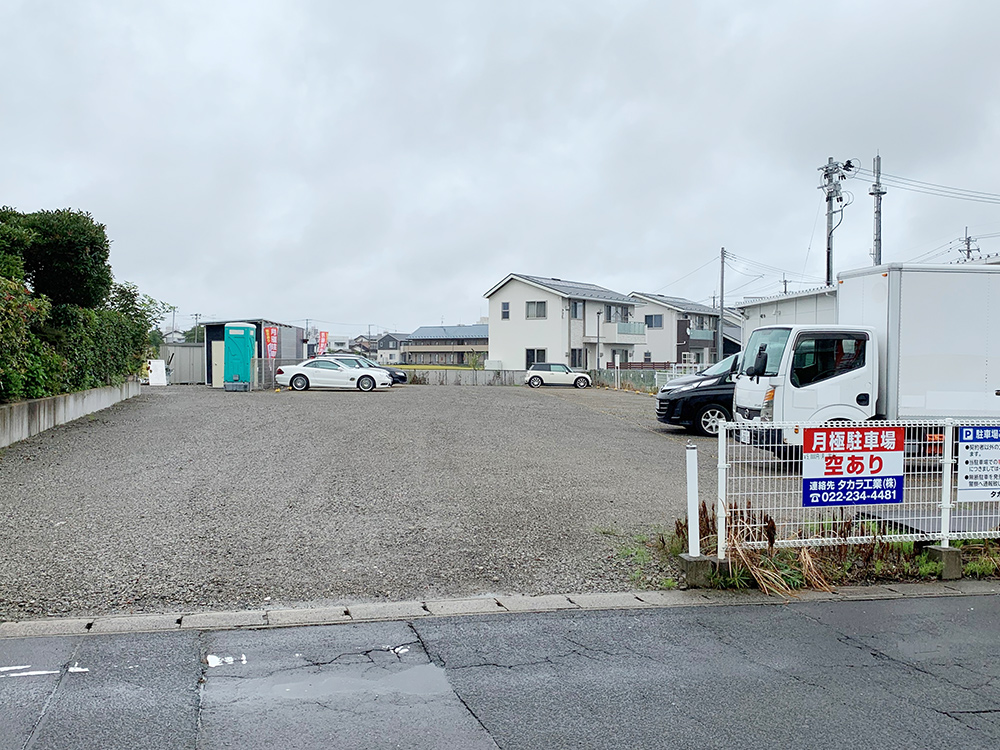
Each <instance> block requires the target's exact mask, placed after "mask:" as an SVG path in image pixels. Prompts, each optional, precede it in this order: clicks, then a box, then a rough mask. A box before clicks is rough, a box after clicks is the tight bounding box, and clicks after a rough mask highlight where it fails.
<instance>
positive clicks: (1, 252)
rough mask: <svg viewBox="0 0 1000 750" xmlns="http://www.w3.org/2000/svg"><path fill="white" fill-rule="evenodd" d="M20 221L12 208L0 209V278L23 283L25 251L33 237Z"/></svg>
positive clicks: (19, 216) (18, 215) (32, 233)
mask: <svg viewBox="0 0 1000 750" xmlns="http://www.w3.org/2000/svg"><path fill="white" fill-rule="evenodd" d="M20 219H21V214H19V213H18V212H17V211H15V210H14V209H13V208H10V207H9V206H4V207H3V208H0V276H2V277H3V278H5V279H13V280H14V281H20V282H23V281H24V255H25V251H26V250H27V248H28V246H29V245H30V244H31V242H32V240H34V237H35V235H34V232H32V231H31V230H29V229H25V228H24V227H22V226H21V224H20Z"/></svg>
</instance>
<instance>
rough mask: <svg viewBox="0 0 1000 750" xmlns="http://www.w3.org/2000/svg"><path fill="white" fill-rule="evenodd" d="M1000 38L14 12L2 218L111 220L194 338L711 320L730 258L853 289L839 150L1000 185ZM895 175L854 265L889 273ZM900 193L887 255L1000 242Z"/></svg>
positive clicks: (341, 7) (503, 7) (683, 21)
mask: <svg viewBox="0 0 1000 750" xmlns="http://www.w3.org/2000/svg"><path fill="white" fill-rule="evenodd" d="M998 28H1000V3H996V2H992V1H990V0H982V2H955V1H949V2H940V1H939V2H915V1H914V0H906V1H905V2H903V1H900V2H872V1H871V0H868V1H866V2H850V1H840V2H837V3H832V4H831V3H816V2H801V0H790V1H787V2H785V1H774V2H762V1H761V2H746V1H745V0H740V1H737V2H691V1H690V0H686V1H685V2H668V1H666V0H663V1H661V2H631V1H629V0H613V1H612V0H608V1H607V2H585V1H583V0H576V1H574V2H554V1H547V2H546V1H542V0H532V1H530V2H527V1H526V2H518V1H512V0H503V1H501V0H494V1H492V2H474V1H473V0H461V1H458V2H429V1H419V0H407V1H405V2H377V1H375V0H373V1H372V2H363V3H362V2H357V0H352V1H350V2H335V1H334V0H312V1H307V0H273V1H271V0H234V1H232V2H213V1H212V0H198V1H197V2H181V1H179V0H171V1H170V2H154V1H152V0H144V1H143V2H134V0H0V65H2V70H3V74H2V76H0V108H2V110H0V203H3V204H7V205H11V206H14V207H16V208H18V209H19V210H21V211H34V210H38V209H43V208H46V209H54V208H66V207H69V208H74V209H83V210H85V211H89V212H90V213H92V214H93V216H94V217H95V218H96V219H97V220H98V221H100V222H102V223H104V224H106V225H107V231H108V235H109V237H110V238H111V239H112V241H113V244H112V253H111V262H112V266H113V268H114V273H115V277H116V278H117V279H118V280H120V281H131V282H134V283H136V284H138V286H139V287H140V289H141V290H142V291H143V292H145V293H147V294H149V295H151V296H153V297H155V298H157V299H159V300H162V301H164V302H167V303H169V304H172V305H175V306H176V307H177V327H178V328H186V327H188V326H190V325H191V323H192V320H191V317H190V316H191V315H192V314H193V313H201V314H202V315H203V316H204V319H210V320H217V319H232V318H248V317H253V318H267V319H272V320H277V321H280V322H283V323H290V324H299V325H301V324H302V323H303V322H304V320H305V319H307V318H308V319H311V320H312V321H319V322H318V323H317V325H318V326H319V327H320V328H321V329H323V330H329V331H330V332H332V333H336V334H357V333H364V332H367V330H368V328H369V326H371V330H372V331H373V332H374V331H381V330H386V329H388V330H394V331H401V332H409V331H411V330H413V329H414V328H416V327H418V326H421V325H440V324H441V323H442V322H443V323H445V324H458V323H475V322H477V321H478V320H479V318H480V317H482V316H485V315H486V313H487V309H488V306H487V301H486V300H485V299H484V298H483V296H482V295H483V293H484V292H486V291H487V290H488V289H489V288H490V287H492V286H493V285H494V284H496V283H497V282H499V281H500V280H502V279H503V278H504V277H505V276H506V275H507V274H508V273H512V272H513V273H525V274H533V275H539V276H554V277H559V278H563V279H571V280H575V281H583V282H589V283H594V284H599V285H602V286H606V287H608V288H610V289H613V290H615V291H618V292H623V293H628V292H631V291H644V292H659V293H662V294H670V295H676V296H684V297H688V298H690V299H693V300H696V301H701V302H706V303H709V304H711V302H712V299H713V295H714V294H715V293H716V292H717V290H718V286H719V268H718V262H717V259H718V255H719V249H720V248H721V247H723V246H724V247H725V248H726V249H727V251H730V252H732V253H735V254H736V255H737V256H738V257H739V258H740V259H745V260H746V261H749V263H748V262H744V261H743V260H735V261H734V262H733V264H732V266H731V267H730V268H728V269H727V271H726V291H727V303H730V302H734V301H736V300H738V299H740V298H742V297H743V295H744V294H772V293H777V292H779V291H781V289H782V285H781V275H782V274H781V271H785V272H786V274H787V278H788V279H789V281H790V283H789V285H788V288H789V290H790V291H791V290H801V289H805V288H809V287H812V286H817V285H821V284H822V283H823V280H824V276H825V268H826V266H825V263H826V260H825V236H824V234H825V226H826V223H825V216H824V214H823V210H824V204H823V194H822V192H821V191H820V190H819V189H818V186H819V183H820V172H819V171H818V168H819V167H820V166H822V165H823V164H825V163H826V161H827V158H828V157H833V158H834V159H835V160H836V161H839V162H845V161H847V160H848V159H851V160H854V161H855V162H858V163H860V164H861V166H863V167H864V168H865V169H868V170H871V168H872V159H873V157H874V156H875V154H876V153H877V152H878V153H880V154H881V156H882V169H883V171H884V172H885V173H888V174H890V175H893V176H896V177H902V178H905V179H908V180H916V181H921V182H925V183H932V184H935V185H944V186H949V187H954V188H960V189H963V190H969V191H979V192H983V193H990V194H993V193H1000V177H998V170H997V161H998V159H997V157H998V143H1000V89H998V84H997V80H998V79H997V75H998V73H997V71H998V70H1000V45H997V44H996V33H997V29H998ZM871 182H872V180H871V178H870V176H869V177H864V176H862V177H861V178H859V179H848V180H846V181H845V182H843V183H842V185H843V188H844V190H846V191H850V192H852V193H853V195H854V203H853V204H852V205H850V206H848V207H847V208H846V209H845V211H844V214H843V222H842V224H841V225H840V226H839V228H838V229H837V230H836V232H835V234H834V244H835V250H834V255H835V260H834V263H835V268H836V270H837V271H841V270H847V269H850V268H856V267H859V266H862V265H866V264H869V263H870V262H871V261H870V257H869V253H870V251H871V248H872V226H873V203H872V198H871V197H870V196H869V194H868V191H869V187H870V185H871ZM887 189H888V192H887V194H886V196H885V198H884V199H883V225H882V234H883V260H885V261H908V260H912V259H915V258H919V257H930V258H933V257H934V255H935V252H937V253H943V254H939V255H937V259H938V260H940V261H953V260H957V259H958V258H959V254H958V252H956V251H955V250H954V249H953V248H954V247H955V243H952V244H951V245H949V242H950V241H952V240H955V239H957V238H959V237H961V236H962V235H963V234H964V232H965V227H966V226H968V228H969V232H970V234H971V235H972V236H973V237H982V238H981V239H980V240H979V242H978V246H979V247H980V248H981V249H982V250H983V251H984V252H991V253H992V252H998V251H1000V237H998V238H989V237H983V235H988V234H998V233H1000V205H997V204H996V203H983V202H972V201H965V200H956V199H951V198H945V197H941V196H938V195H929V194H927V193H919V192H913V191H908V190H901V189H899V188H898V187H891V186H890V187H887ZM935 190H936V189H935ZM751 264H764V265H766V266H768V267H770V268H771V269H775V270H767V269H762V268H760V267H759V266H756V265H751ZM760 274H763V276H759V275H760ZM169 322H170V321H169V320H168V321H167V324H168V325H169Z"/></svg>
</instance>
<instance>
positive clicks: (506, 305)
mask: <svg viewBox="0 0 1000 750" xmlns="http://www.w3.org/2000/svg"><path fill="white" fill-rule="evenodd" d="M500 320H510V302H501V303H500Z"/></svg>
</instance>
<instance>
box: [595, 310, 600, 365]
mask: <svg viewBox="0 0 1000 750" xmlns="http://www.w3.org/2000/svg"><path fill="white" fill-rule="evenodd" d="M596 354H597V368H596V369H598V370H600V369H601V311H600V310H598V311H597V352H596Z"/></svg>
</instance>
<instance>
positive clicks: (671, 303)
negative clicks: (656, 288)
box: [631, 292, 719, 315]
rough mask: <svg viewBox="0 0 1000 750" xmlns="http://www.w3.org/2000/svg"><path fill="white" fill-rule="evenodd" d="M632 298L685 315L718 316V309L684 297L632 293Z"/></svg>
mask: <svg viewBox="0 0 1000 750" xmlns="http://www.w3.org/2000/svg"><path fill="white" fill-rule="evenodd" d="M631 296H632V297H638V298H639V299H643V300H645V301H646V302H654V303H656V304H658V305H663V306H664V307H672V308H673V309H674V310H679V311H680V312H686V313H697V314H698V315H718V314H719V308H717V307H709V306H708V305H702V304H700V303H698V302H692V301H691V300H689V299H685V298H684V297H667V296H665V295H662V294H649V293H648V292H632V294H631Z"/></svg>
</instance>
